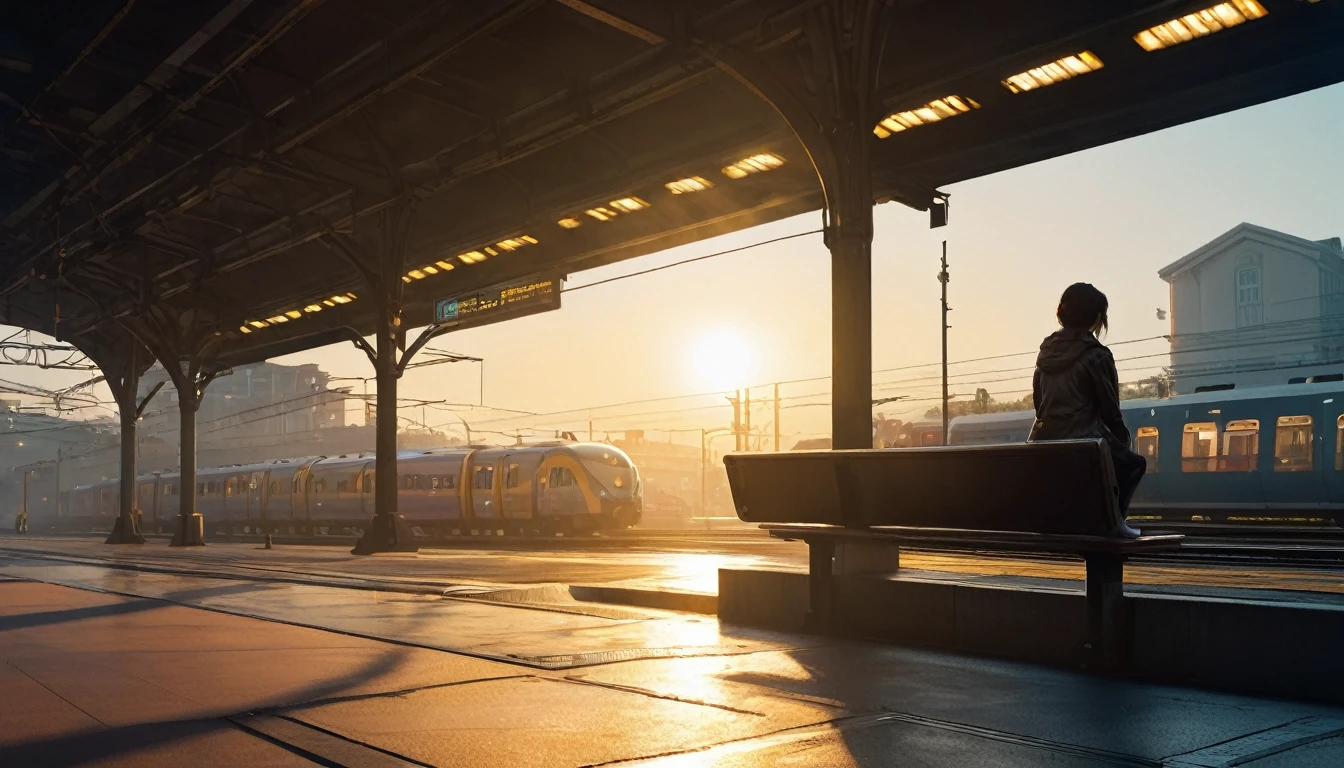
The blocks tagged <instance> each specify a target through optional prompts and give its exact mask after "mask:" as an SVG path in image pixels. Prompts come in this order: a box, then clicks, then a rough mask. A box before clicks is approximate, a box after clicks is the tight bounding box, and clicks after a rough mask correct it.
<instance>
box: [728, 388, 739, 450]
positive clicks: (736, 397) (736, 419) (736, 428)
mask: <svg viewBox="0 0 1344 768" xmlns="http://www.w3.org/2000/svg"><path fill="white" fill-rule="evenodd" d="M728 399H729V400H730V401H731V402H732V404H733V450H735V451H740V450H742V390H740V389H739V390H737V394H735V395H734V396H732V397H730V398H728Z"/></svg>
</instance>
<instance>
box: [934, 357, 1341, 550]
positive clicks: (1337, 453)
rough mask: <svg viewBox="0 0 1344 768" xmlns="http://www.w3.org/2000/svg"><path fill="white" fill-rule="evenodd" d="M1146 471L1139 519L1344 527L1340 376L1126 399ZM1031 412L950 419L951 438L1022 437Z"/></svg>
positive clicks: (1134, 513) (1134, 510) (1136, 506)
mask: <svg viewBox="0 0 1344 768" xmlns="http://www.w3.org/2000/svg"><path fill="white" fill-rule="evenodd" d="M1121 410H1122V412H1123V413H1124V417H1125V423H1126V424H1127V425H1128V426H1129V428H1130V434H1131V440H1132V447H1133V448H1134V450H1135V451H1137V452H1138V453H1139V454H1140V455H1142V456H1144V458H1146V459H1147V460H1148V472H1147V474H1146V475H1145V476H1144V479H1143V482H1142V483H1141V484H1140V485H1139V489H1138V491H1137V492H1136V493H1135V495H1134V500H1133V502H1132V504H1131V507H1130V518H1131V519H1133V520H1135V521H1137V522H1140V523H1142V522H1144V521H1162V522H1179V523H1212V524H1280V525H1283V524H1296V525H1332V526H1344V384H1342V383H1341V382H1339V381H1329V382H1321V383H1302V384H1285V385H1275V386H1268V387H1254V388H1248V389H1243V390H1236V389H1226V390H1219V391H1210V392H1199V393H1196V394H1192V395H1180V396H1176V397H1171V398H1166V399H1160V400H1128V401H1125V402H1123V403H1121ZM1032 420H1033V414H1032V413H1031V412H1030V411H1018V412H1013V413H994V414H983V415H975V416H964V417H958V418H957V419H953V421H952V424H951V425H950V427H949V430H948V431H949V438H950V439H949V442H950V443H951V444H953V445H969V444H980V443H986V442H1021V441H1024V440H1026V438H1027V434H1028V432H1029V431H1030V429H1031V423H1032Z"/></svg>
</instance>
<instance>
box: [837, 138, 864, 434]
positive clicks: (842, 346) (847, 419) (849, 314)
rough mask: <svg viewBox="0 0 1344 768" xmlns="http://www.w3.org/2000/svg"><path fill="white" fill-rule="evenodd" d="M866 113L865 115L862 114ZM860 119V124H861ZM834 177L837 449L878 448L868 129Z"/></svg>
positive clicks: (855, 143) (840, 163)
mask: <svg viewBox="0 0 1344 768" xmlns="http://www.w3.org/2000/svg"><path fill="white" fill-rule="evenodd" d="M856 114H861V113H856ZM859 122H861V121H858V122H856V125H858V124H859ZM856 131H857V133H858V134H859V135H856V136H854V137H853V139H852V140H851V142H850V145H851V146H852V147H853V148H854V151H852V152H847V153H845V154H842V155H841V156H840V157H841V161H840V162H839V163H838V167H837V169H836V176H835V178H834V179H832V184H831V188H832V189H833V190H834V198H833V200H832V201H831V202H830V204H829V205H828V209H827V211H826V214H827V227H826V246H827V247H828V248H829V249H830V251H831V387H832V396H831V446H832V447H833V448H837V449H844V448H872V447H873V275H872V257H873V254H872V245H873V194H872V178H871V176H870V169H869V168H868V152H867V147H868V145H869V142H870V141H871V140H872V137H871V135H869V134H868V129H867V128H863V129H861V130H859V129H856Z"/></svg>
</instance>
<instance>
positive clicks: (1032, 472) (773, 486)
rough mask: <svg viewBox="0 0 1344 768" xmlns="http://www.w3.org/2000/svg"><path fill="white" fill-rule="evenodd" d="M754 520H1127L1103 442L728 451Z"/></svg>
mask: <svg viewBox="0 0 1344 768" xmlns="http://www.w3.org/2000/svg"><path fill="white" fill-rule="evenodd" d="M724 464H725V465H727V468H728V482H729V485H730V486H731V488H732V492H733V502H734V505H735V506H736V507H737V516H738V517H740V518H741V519H743V520H745V521H747V522H751V523H820V524H829V525H844V526H849V527H854V528H863V527H868V526H905V527H913V528H941V529H951V530H976V531H1011V532H1020V533H1041V534H1060V535H1082V536H1107V535H1114V533H1115V532H1116V531H1117V530H1119V528H1120V525H1121V522H1122V519H1121V515H1120V509H1119V502H1118V499H1117V496H1116V493H1115V472H1114V469H1113V468H1112V466H1111V459H1110V452H1109V451H1108V450H1107V448H1106V444H1105V443H1104V442H1103V441H1101V440H1061V441H1052V442H1041V443H1030V444H1016V445H982V446H960V447H933V448H901V449H878V450H851V451H799V452H789V453H754V454H753V453H746V454H733V455H729V456H725V457H724Z"/></svg>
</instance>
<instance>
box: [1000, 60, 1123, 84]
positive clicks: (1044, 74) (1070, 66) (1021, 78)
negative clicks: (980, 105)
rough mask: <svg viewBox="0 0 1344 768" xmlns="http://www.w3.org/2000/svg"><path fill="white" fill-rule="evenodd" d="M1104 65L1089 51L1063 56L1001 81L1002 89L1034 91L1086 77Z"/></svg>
mask: <svg viewBox="0 0 1344 768" xmlns="http://www.w3.org/2000/svg"><path fill="white" fill-rule="evenodd" d="M1103 66H1105V65H1104V64H1102V63H1101V59H1099V58H1097V57H1096V55H1095V54H1093V53H1092V52H1091V51H1083V52H1082V53H1079V54H1075V55H1073V56H1065V57H1064V58H1062V59H1056V60H1054V61H1052V62H1050V63H1049V64H1045V65H1043V66H1040V67H1033V68H1032V69H1029V70H1027V71H1026V72H1022V73H1020V74H1016V75H1013V76H1012V77H1010V78H1008V79H1007V80H1004V81H1003V87H1005V88H1007V89H1008V90H1010V91H1012V92H1013V93H1024V92H1026V91H1034V90H1036V89H1037V88H1044V87H1045V86H1047V85H1054V84H1055V83H1062V82H1064V81H1065V80H1072V79H1073V78H1075V77H1077V76H1078V75H1086V74H1087V73H1088V72H1096V71H1097V70H1098V69H1101V68H1102V67H1103Z"/></svg>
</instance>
